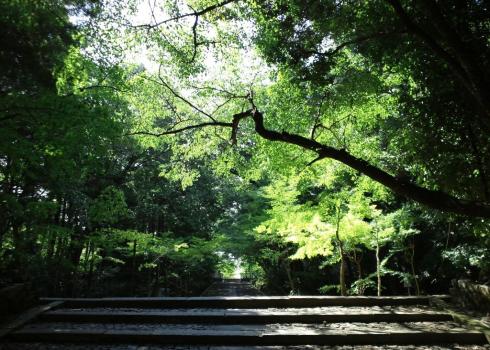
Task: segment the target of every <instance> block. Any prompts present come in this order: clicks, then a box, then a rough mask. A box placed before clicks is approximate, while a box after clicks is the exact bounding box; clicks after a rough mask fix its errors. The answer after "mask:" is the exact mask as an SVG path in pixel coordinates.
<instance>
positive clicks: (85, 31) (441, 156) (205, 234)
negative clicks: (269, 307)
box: [0, 0, 490, 295]
mask: <svg viewBox="0 0 490 350" xmlns="http://www.w3.org/2000/svg"><path fill="white" fill-rule="evenodd" d="M0 10H1V11H0V23H1V24H2V28H4V30H3V33H2V35H1V38H0V46H1V50H0V67H1V68H2V73H1V76H0V100H1V102H2V107H1V108H0V271H1V275H0V282H2V281H5V283H10V282H11V281H13V280H15V279H20V280H32V281H35V282H39V284H41V282H42V281H44V282H45V281H48V282H49V283H44V287H43V288H44V290H42V291H41V292H42V293H45V294H56V293H57V294H64V295H75V294H76V293H77V286H81V285H83V286H85V287H86V290H87V292H86V293H87V295H95V294H109V293H112V294H117V293H119V294H124V293H126V294H127V293H132V294H137V293H139V294H142V293H147V294H152V295H154V294H158V293H166V294H193V293H194V294H196V293H199V292H200V291H202V289H203V288H204V287H206V284H207V283H209V282H210V281H211V279H212V277H213V273H216V272H217V271H220V270H221V271H222V272H223V273H225V271H228V272H226V273H229V266H230V262H229V257H230V256H234V257H235V258H238V257H241V259H242V263H243V266H244V267H243V268H244V270H245V273H246V274H247V275H248V276H249V277H251V278H252V279H254V281H255V283H256V284H257V285H260V286H261V287H262V288H264V289H265V290H270V291H276V292H277V291H279V292H281V293H289V292H292V293H300V292H305V291H309V292H318V291H319V290H320V291H323V292H331V291H333V290H336V289H338V291H339V292H340V293H342V294H347V293H357V294H363V293H365V292H366V293H375V292H376V293H378V295H380V294H381V293H384V292H386V291H388V292H391V293H395V292H400V291H402V290H403V291H407V292H408V293H420V292H421V291H422V290H439V289H442V288H445V287H447V285H448V283H449V281H450V279H451V278H454V277H458V276H457V275H458V274H459V275H468V276H471V278H474V279H481V280H486V279H488V278H490V270H489V269H490V266H489V265H488V261H490V259H489V258H490V251H489V250H490V249H489V245H490V226H489V219H490V187H489V186H490V179H489V177H488V176H489V173H490V159H489V155H490V105H489V103H490V102H489V101H490V95H489V93H488V91H487V90H488V89H487V88H486V87H487V85H488V82H489V81H490V76H489V74H490V73H489V57H490V42H489V40H488V38H489V34H490V33H489V32H490V16H489V11H490V9H489V8H488V5H487V4H486V3H485V2H481V1H459V0H449V1H444V2H442V1H436V0H430V1H424V2H423V3H414V2H410V1H403V0H376V1H333V0H332V1H330V0H311V1H306V2H305V1H299V0H264V1H240V0H224V1H221V2H220V1H211V0H187V1H184V0H179V1H161V2H151V1H150V2H146V1H139V0H130V1H121V0H59V1H35V2H32V1H27V0H9V1H4V2H2V4H1V5H0ZM416 257H418V258H419V259H416ZM434 261H436V263H434ZM445 262H448V263H450V266H452V270H451V268H448V267H447V266H446V265H445ZM12 271H15V273H13V272H12ZM196 276H201V277H200V278H196ZM434 281H435V282H434ZM385 285H386V286H385ZM143 286H144V288H143Z"/></svg>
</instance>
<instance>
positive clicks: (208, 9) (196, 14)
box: [133, 0, 238, 29]
mask: <svg viewBox="0 0 490 350" xmlns="http://www.w3.org/2000/svg"><path fill="white" fill-rule="evenodd" d="M236 1H238V0H225V1H223V2H220V3H217V4H214V5H211V6H208V7H205V8H203V9H202V10H199V11H193V12H189V13H184V14H181V15H177V16H174V17H171V18H167V19H165V20H163V21H160V22H156V21H155V23H154V24H140V25H136V26H133V28H145V29H154V28H157V27H159V26H161V25H163V24H166V23H170V22H174V21H178V20H180V19H182V18H186V17H193V16H194V17H199V16H202V15H204V14H206V13H208V12H211V11H214V10H216V9H218V8H220V7H223V6H226V5H228V4H230V3H232V2H236ZM196 22H197V20H196Z"/></svg>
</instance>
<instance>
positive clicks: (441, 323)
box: [0, 286, 490, 350]
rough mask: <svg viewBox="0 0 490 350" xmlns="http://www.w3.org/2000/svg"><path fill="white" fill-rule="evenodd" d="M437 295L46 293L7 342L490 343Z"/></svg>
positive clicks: (172, 345)
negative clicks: (438, 304)
mask: <svg viewBox="0 0 490 350" xmlns="http://www.w3.org/2000/svg"><path fill="white" fill-rule="evenodd" d="M235 287H236V286H235ZM433 298H435V297H432V296H422V297H415V296H412V297H329V296H289V297H284V296H248V297H247V296H243V297H213V296H209V297H193V298H103V299H44V302H45V303H47V304H48V305H52V307H51V308H50V307H45V308H44V309H43V311H42V312H40V313H39V314H38V315H37V317H35V318H33V319H32V320H31V321H30V322H28V323H26V324H25V325H24V326H23V327H21V328H18V329H16V330H14V331H12V332H10V333H9V334H8V335H7V336H6V337H5V338H4V340H3V344H0V349H2V350H13V349H22V350H23V349H50V350H51V349H53V350H54V349H120V350H123V349H145V350H157V349H162V350H163V349H211V348H212V349H215V348H216V349H258V348H260V349H324V350H327V349H378V348H379V349H390V348H393V349H490V345H488V343H487V339H486V337H485V335H484V334H483V333H481V332H479V331H475V330H470V329H467V328H464V327H463V326H461V325H459V324H457V323H455V322H454V321H453V319H452V317H451V315H450V314H448V313H445V312H441V311H437V310H435V309H433V308H432V307H431V306H430V301H431V300H432V299H433ZM437 298H439V299H442V300H444V299H448V297H447V296H438V297H437Z"/></svg>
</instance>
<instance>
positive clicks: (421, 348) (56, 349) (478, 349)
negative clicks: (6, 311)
mask: <svg viewBox="0 0 490 350" xmlns="http://www.w3.org/2000/svg"><path fill="white" fill-rule="evenodd" d="M0 350H490V345H472V344H469V345H468V344H443V345H433V344H431V345H364V346H363V345H356V346H352V345H343V346H342V345H341V346H338V345H289V346H288V345H286V346H253V345H249V346H226V345H225V346H223V345H221V346H220V345H217V346H212V345H211V346H210V345H158V344H150V345H148V344H146V345H141V346H139V345H132V344H87V343H84V344H79V343H78V344H77V343H21V342H15V343H6V344H1V343H0Z"/></svg>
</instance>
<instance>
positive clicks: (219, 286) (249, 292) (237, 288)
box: [202, 280, 262, 296]
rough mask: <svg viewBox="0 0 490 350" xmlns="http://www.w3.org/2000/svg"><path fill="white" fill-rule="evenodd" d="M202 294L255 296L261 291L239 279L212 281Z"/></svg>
mask: <svg viewBox="0 0 490 350" xmlns="http://www.w3.org/2000/svg"><path fill="white" fill-rule="evenodd" d="M202 295H203V296H255V295H262V293H261V292H260V291H259V290H257V289H256V288H254V287H253V286H252V285H251V284H250V283H249V282H246V281H241V280H222V281H216V282H214V283H213V284H212V285H211V286H210V287H209V288H208V289H206V290H205V291H204V293H203V294H202Z"/></svg>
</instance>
